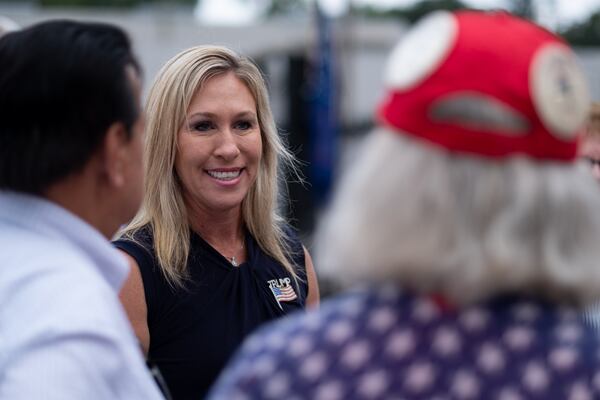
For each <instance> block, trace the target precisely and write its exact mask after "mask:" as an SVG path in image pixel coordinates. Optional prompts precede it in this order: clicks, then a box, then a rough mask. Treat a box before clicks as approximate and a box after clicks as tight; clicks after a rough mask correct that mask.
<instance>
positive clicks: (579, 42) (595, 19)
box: [560, 11, 600, 46]
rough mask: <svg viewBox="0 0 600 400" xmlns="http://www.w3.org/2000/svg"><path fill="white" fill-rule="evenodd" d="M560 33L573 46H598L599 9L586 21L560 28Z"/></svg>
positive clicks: (599, 38)
mask: <svg viewBox="0 0 600 400" xmlns="http://www.w3.org/2000/svg"><path fill="white" fill-rule="evenodd" d="M560 34H561V36H562V37H563V38H565V40H566V41H567V42H569V43H570V44H572V45H575V46H600V11H597V12H596V13H594V14H592V15H591V16H590V18H589V19H588V20H586V21H583V22H581V23H578V24H574V25H572V26H570V27H569V28H566V29H564V30H561V32H560Z"/></svg>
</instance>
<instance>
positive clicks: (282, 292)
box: [268, 278, 298, 309]
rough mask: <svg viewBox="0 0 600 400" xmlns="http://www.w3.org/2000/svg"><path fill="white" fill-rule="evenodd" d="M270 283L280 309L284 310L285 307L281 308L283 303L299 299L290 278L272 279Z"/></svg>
mask: <svg viewBox="0 0 600 400" xmlns="http://www.w3.org/2000/svg"><path fill="white" fill-rule="evenodd" d="M268 283H269V288H270V289H271V293H273V296H275V300H276V301H277V305H279V308H281V309H283V307H281V302H286V301H293V300H296V299H297V298H298V296H297V295H296V292H295V291H294V288H293V287H292V285H291V280H290V278H283V279H271V280H270V281H268Z"/></svg>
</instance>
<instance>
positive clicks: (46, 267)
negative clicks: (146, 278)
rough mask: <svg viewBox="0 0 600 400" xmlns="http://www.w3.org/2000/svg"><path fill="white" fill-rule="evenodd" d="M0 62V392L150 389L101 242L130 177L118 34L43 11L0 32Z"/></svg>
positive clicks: (126, 78)
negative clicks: (38, 18) (42, 17)
mask: <svg viewBox="0 0 600 400" xmlns="http://www.w3.org/2000/svg"><path fill="white" fill-rule="evenodd" d="M0 71H2V73H0V109H1V110H2V122H1V123H0V254H2V262H1V267H0V398H2V399H11V400H14V399H98V400H100V399H159V398H162V396H161V395H160V392H159V391H158V388H157V387H156V386H155V384H154V382H153V381H152V377H151V375H150V373H149V372H148V370H147V368H146V365H145V364H144V359H143V356H142V353H141V351H140V348H139V346H138V343H137V341H136V338H135V336H134V332H133V331H132V329H131V326H130V324H129V321H128V320H127V316H126V314H125V312H124V310H123V307H122V306H121V304H120V303H119V298H118V295H117V294H118V292H119V290H120V289H121V286H122V284H123V282H124V281H125V279H126V278H127V275H128V273H129V267H128V264H127V261H126V259H125V258H124V257H123V256H122V254H119V252H118V251H117V250H115V249H114V248H113V247H112V246H111V245H110V242H109V238H111V237H112V236H113V235H114V233H115V232H116V231H117V229H118V228H119V226H120V225H121V224H123V223H125V222H127V221H129V220H130V219H131V218H132V217H133V215H134V214H135V213H136V211H137V209H138V207H139V205H140V202H141V198H142V189H143V168H142V135H143V113H142V111H141V109H140V93H141V81H140V68H139V66H138V63H137V61H136V59H135V57H134V56H133V54H132V51H131V46H130V42H129V39H128V37H127V36H126V34H125V33H124V32H123V31H122V30H120V29H118V28H116V27H114V26H111V25H106V24H98V23H79V22H71V21H50V22H45V23H41V24H39V25H34V26H32V27H29V28H27V29H23V30H20V31H16V32H11V33H7V34H5V35H4V36H2V38H0Z"/></svg>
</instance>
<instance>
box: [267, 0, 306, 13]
mask: <svg viewBox="0 0 600 400" xmlns="http://www.w3.org/2000/svg"><path fill="white" fill-rule="evenodd" d="M306 9H307V4H306V2H304V1H302V0H272V1H271V5H270V6H269V9H268V10H267V15H282V14H292V13H296V12H303V11H306Z"/></svg>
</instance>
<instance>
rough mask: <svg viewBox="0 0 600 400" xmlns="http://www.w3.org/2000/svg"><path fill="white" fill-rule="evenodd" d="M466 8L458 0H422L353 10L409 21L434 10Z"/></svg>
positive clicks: (370, 15) (364, 13)
mask: <svg viewBox="0 0 600 400" xmlns="http://www.w3.org/2000/svg"><path fill="white" fill-rule="evenodd" d="M466 8H468V7H467V6H466V5H465V4H463V3H462V2H461V1H460V0H423V1H420V2H418V3H415V4H414V5H413V6H411V7H406V8H396V9H391V10H387V11H381V10H378V9H375V8H373V7H360V8H354V9H353V12H354V13H356V14H361V15H365V16H369V17H396V18H399V19H404V20H407V21H409V22H411V23H413V22H415V21H417V20H419V19H420V18H421V17H423V16H424V15H426V14H429V13H430V12H432V11H435V10H449V11H455V10H462V9H466Z"/></svg>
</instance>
